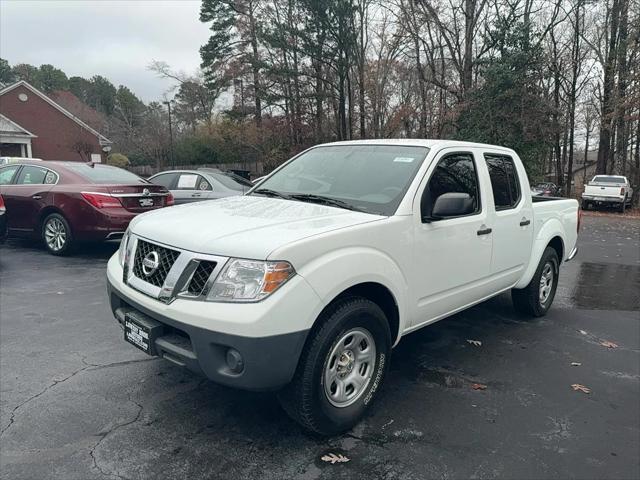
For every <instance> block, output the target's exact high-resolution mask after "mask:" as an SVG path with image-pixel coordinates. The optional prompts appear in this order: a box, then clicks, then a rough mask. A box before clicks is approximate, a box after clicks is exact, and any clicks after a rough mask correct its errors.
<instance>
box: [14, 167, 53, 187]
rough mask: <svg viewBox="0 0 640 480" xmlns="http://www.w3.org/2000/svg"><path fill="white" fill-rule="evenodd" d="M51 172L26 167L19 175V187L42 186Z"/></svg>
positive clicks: (17, 181) (17, 182)
mask: <svg viewBox="0 0 640 480" xmlns="http://www.w3.org/2000/svg"><path fill="white" fill-rule="evenodd" d="M47 173H49V170H47V169H46V168H41V167H34V166H31V165H25V166H23V167H22V170H20V173H19V174H18V179H17V180H16V184H17V185H42V184H43V183H44V179H45V177H46V176H47Z"/></svg>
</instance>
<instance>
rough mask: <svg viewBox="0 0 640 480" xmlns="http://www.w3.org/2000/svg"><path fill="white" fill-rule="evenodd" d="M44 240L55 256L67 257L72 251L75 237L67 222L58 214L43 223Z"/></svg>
mask: <svg viewBox="0 0 640 480" xmlns="http://www.w3.org/2000/svg"><path fill="white" fill-rule="evenodd" d="M42 240H43V241H44V244H45V246H46V247H47V250H49V253H52V254H53V255H65V254H67V253H69V252H70V251H71V246H72V244H73V237H72V234H71V227H69V223H68V222H67V220H66V219H65V218H64V217H63V216H62V215H60V214H58V213H52V214H51V215H49V216H47V218H45V219H44V222H42Z"/></svg>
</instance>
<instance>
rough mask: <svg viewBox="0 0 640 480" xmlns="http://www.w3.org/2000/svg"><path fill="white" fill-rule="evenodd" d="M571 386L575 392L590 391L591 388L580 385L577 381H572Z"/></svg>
mask: <svg viewBox="0 0 640 480" xmlns="http://www.w3.org/2000/svg"><path fill="white" fill-rule="evenodd" d="M571 388H573V390H574V391H576V392H582V393H591V389H590V388H589V387H585V386H584V385H580V384H579V383H574V384H573V385H571Z"/></svg>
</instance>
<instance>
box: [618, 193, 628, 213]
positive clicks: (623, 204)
mask: <svg viewBox="0 0 640 480" xmlns="http://www.w3.org/2000/svg"><path fill="white" fill-rule="evenodd" d="M626 208H627V197H625V198H624V199H623V200H622V203H621V204H620V213H624V211H625V209H626Z"/></svg>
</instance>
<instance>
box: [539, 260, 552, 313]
mask: <svg viewBox="0 0 640 480" xmlns="http://www.w3.org/2000/svg"><path fill="white" fill-rule="evenodd" d="M553 277H554V271H553V265H552V264H551V263H549V262H547V263H545V265H544V268H543V269H542V275H541V276H540V288H539V291H540V293H539V296H540V304H541V305H543V304H544V303H546V301H547V300H548V299H549V297H550V296H551V291H552V290H553V280H554V278H553Z"/></svg>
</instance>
